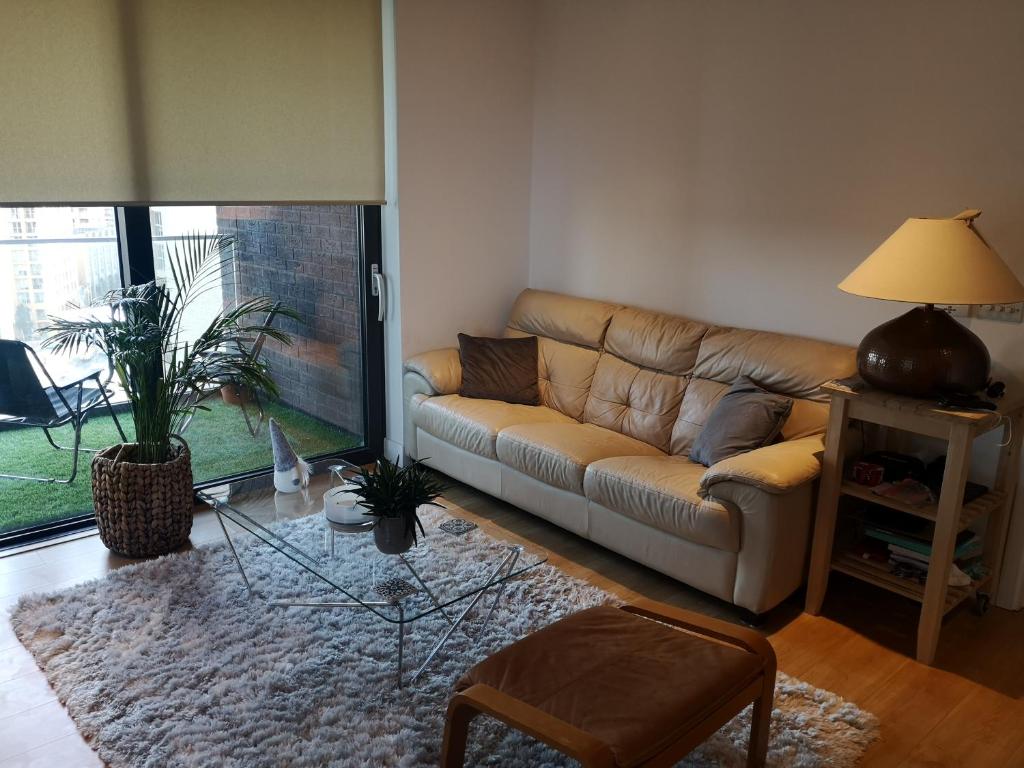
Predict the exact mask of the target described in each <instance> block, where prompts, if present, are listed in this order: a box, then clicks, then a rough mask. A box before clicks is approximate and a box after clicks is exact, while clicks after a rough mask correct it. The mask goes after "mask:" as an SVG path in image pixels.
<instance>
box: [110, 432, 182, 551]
mask: <svg viewBox="0 0 1024 768" xmlns="http://www.w3.org/2000/svg"><path fill="white" fill-rule="evenodd" d="M134 448H135V445H134V444H133V443H126V444H123V445H115V446H113V447H111V448H107V449H106V450H105V451H102V452H100V453H98V454H96V456H95V457H94V458H93V460H92V500H93V505H94V506H95V508H96V527H97V528H98V529H99V533H100V539H102V540H103V543H104V544H105V545H106V547H107V549H110V550H111V551H113V552H116V553H118V554H120V555H126V556H128V557H155V556H157V555H166V554H168V553H170V552H173V551H175V550H176V549H178V548H179V547H181V546H182V545H183V544H184V543H185V542H186V541H188V537H189V534H190V533H191V532H192V506H193V503H194V502H193V491H192V457H191V454H190V453H189V450H188V446H187V445H186V444H185V443H184V442H182V443H181V445H178V446H175V448H174V457H173V458H172V459H170V460H169V461H165V462H163V463H161V464H136V463H135V462H132V461H131V460H130V459H131V456H132V453H133V451H134Z"/></svg>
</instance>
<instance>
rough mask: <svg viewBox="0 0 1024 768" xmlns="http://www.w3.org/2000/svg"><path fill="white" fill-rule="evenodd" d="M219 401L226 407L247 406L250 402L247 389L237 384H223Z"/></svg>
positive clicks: (250, 397)
mask: <svg viewBox="0 0 1024 768" xmlns="http://www.w3.org/2000/svg"><path fill="white" fill-rule="evenodd" d="M220 399H221V400H223V401H224V402H225V403H227V404H228V405H248V404H249V402H250V401H251V400H252V395H251V394H250V393H249V388H248V387H240V386H238V385H237V384H224V385H222V386H221V388H220Z"/></svg>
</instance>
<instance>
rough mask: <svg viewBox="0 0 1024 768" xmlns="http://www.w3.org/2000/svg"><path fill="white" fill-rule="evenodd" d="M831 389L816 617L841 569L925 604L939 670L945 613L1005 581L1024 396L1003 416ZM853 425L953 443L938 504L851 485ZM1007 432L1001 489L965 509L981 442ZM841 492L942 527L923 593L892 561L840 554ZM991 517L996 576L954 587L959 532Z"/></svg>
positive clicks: (922, 637)
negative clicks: (836, 547) (974, 452)
mask: <svg viewBox="0 0 1024 768" xmlns="http://www.w3.org/2000/svg"><path fill="white" fill-rule="evenodd" d="M822 390H823V391H825V392H826V393H827V394H829V395H830V397H831V411H830V414H829V422H828V430H827V433H826V437H825V456H824V459H823V461H822V473H821V484H820V487H819V491H818V509H817V517H816V521H815V526H814V540H813V544H812V548H811V563H810V573H809V575H808V583H807V601H806V606H805V608H806V610H807V612H808V613H811V614H815V615H817V614H818V613H819V612H820V611H821V604H822V601H823V600H824V598H825V590H826V588H827V586H828V577H829V573H830V571H833V570H835V571H840V572H842V573H845V574H847V575H849V576H853V577H855V578H858V579H861V580H863V581H867V582H869V583H871V584H874V585H876V586H879V587H882V588H884V589H888V590H889V591H891V592H896V593H897V594H900V595H904V596H905V597H909V598H911V599H913V600H916V601H918V602H920V603H921V619H920V621H919V623H918V627H917V660H918V661H920V662H923V663H925V664H931V663H932V662H933V661H934V659H935V650H936V647H937V645H938V641H939V629H940V627H941V624H942V618H943V616H945V615H946V613H948V612H949V611H951V610H952V609H953V608H955V607H956V606H957V605H958V604H959V603H960V602H961V601H963V600H965V599H966V598H968V597H971V596H975V597H977V596H978V594H979V593H984V592H985V591H986V590H987V591H988V592H992V591H994V590H995V588H996V587H997V585H998V583H999V573H1000V569H1001V566H1002V561H1003V552H1004V549H1005V545H1006V533H1007V530H1008V528H1009V522H1010V510H1011V506H1012V504H1013V497H1014V492H1015V491H1016V486H1017V476H1018V473H1019V469H1020V468H1019V466H1018V464H1019V463H1020V462H1019V454H1020V446H1021V437H1022V436H1024V434H1022V429H1024V427H1022V422H1024V419H1022V410H1024V399H1022V398H1020V397H1017V398H1006V399H1004V401H1003V402H1001V403H1000V409H999V411H957V410H949V409H945V408H939V407H938V406H937V405H936V404H935V403H934V402H930V401H926V400H918V399H915V398H910V397H903V396H900V395H893V394H889V393H886V392H881V391H879V390H874V389H870V388H867V387H866V386H865V388H863V389H860V388H857V389H852V388H851V387H850V386H848V385H847V384H846V383H843V382H838V381H831V382H828V383H827V384H825V385H824V386H823V387H822ZM851 419H857V420H860V421H862V422H868V423H871V424H878V425H881V426H884V427H889V428H894V429H897V430H904V431H906V432H911V433H915V434H919V435H927V436H929V437H934V438H939V439H943V440H946V441H947V442H948V446H947V451H946V468H945V474H944V475H943V480H942V488H941V491H940V493H939V499H938V502H937V503H935V504H930V505H925V506H912V505H909V504H906V503H903V502H901V501H897V500H894V499H889V498H885V497H882V496H878V495H876V494H874V493H872V492H871V490H870V489H869V488H867V487H865V486H862V485H857V484H855V483H853V482H852V481H849V480H847V479H846V478H845V474H844V461H845V459H846V440H847V433H848V429H847V425H848V423H849V421H850V420H851ZM1000 426H1002V428H1003V439H1002V441H1001V443H1003V445H1002V447H1001V450H1000V454H999V463H998V465H997V468H996V479H995V483H994V484H993V487H992V489H991V490H990V491H989V492H988V493H986V494H984V495H983V496H981V497H979V498H977V499H974V500H973V501H971V502H970V503H968V504H964V503H963V497H964V487H965V484H966V482H967V474H968V470H969V469H970V462H971V445H972V443H973V441H974V438H976V437H978V436H979V435H983V434H985V433H986V432H990V431H992V430H993V429H996V428H998V427H1000ZM840 495H846V496H853V497H857V498H860V499H863V500H866V501H870V502H873V503H875V504H881V505H883V506H886V507H890V508H891V509H895V510H899V511H900V512H905V513H908V514H911V515H915V516H917V517H922V518H924V519H926V520H930V521H932V522H934V523H935V533H934V538H933V540H932V555H931V562H930V565H929V568H928V578H927V580H926V583H925V584H924V586H923V587H922V586H921V585H920V584H918V583H917V582H916V581H913V580H911V579H904V578H901V577H899V576H896V575H894V574H893V573H891V572H890V571H889V568H888V567H887V566H886V565H885V564H881V563H876V562H873V561H869V560H865V559H863V558H861V557H858V556H857V555H855V554H853V553H850V552H842V551H838V552H834V551H833V543H834V538H835V531H836V519H837V517H838V513H839V497H840ZM986 514H987V515H988V516H989V517H988V525H987V528H986V534H985V542H984V549H983V555H982V557H983V563H984V565H985V567H986V569H987V571H988V573H987V575H986V576H984V578H982V579H979V580H977V581H975V582H974V583H972V584H971V585H970V586H968V587H950V586H948V583H949V573H950V567H951V565H952V563H953V555H954V550H955V548H956V537H957V534H958V533H959V532H960V531H962V530H964V529H965V528H967V527H968V526H970V525H971V524H972V523H973V522H974V521H975V520H977V519H978V518H979V517H981V516H982V515H986Z"/></svg>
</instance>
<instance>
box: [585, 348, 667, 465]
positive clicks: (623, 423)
mask: <svg viewBox="0 0 1024 768" xmlns="http://www.w3.org/2000/svg"><path fill="white" fill-rule="evenodd" d="M686 381H687V380H686V377H685V376H677V375H675V374H671V373H661V372H660V371H652V370H650V369H648V368H640V367H638V366H636V365H634V364H633V363H631V362H628V361H626V360H622V359H621V358H619V357H617V356H615V355H612V354H608V353H605V354H603V355H601V360H600V362H599V363H598V364H597V370H596V371H595V372H594V383H593V384H592V385H591V386H590V397H589V398H587V407H586V409H585V410H584V411H583V420H584V421H587V422H590V423H591V424H597V425H598V426H599V427H604V428H605V429H611V430H614V431H616V432H621V433H622V434H624V435H629V436H630V437H635V438H636V439H638V440H643V441H644V442H645V443H650V444H651V445H653V446H654V447H655V448H658V449H660V450H662V451H666V450H668V447H669V438H670V437H671V435H672V426H673V424H675V422H676V418H677V417H678V415H679V405H680V403H682V401H683V392H684V391H685V390H686Z"/></svg>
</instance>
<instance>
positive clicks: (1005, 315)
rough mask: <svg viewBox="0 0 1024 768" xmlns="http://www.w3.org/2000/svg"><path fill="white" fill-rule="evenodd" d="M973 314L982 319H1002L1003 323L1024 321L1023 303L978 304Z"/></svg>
mask: <svg viewBox="0 0 1024 768" xmlns="http://www.w3.org/2000/svg"><path fill="white" fill-rule="evenodd" d="M974 316H975V317H977V318H980V319H982V320H1002V321H1003V322H1005V323H1020V322H1024V304H978V305H977V306H975V307H974Z"/></svg>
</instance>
